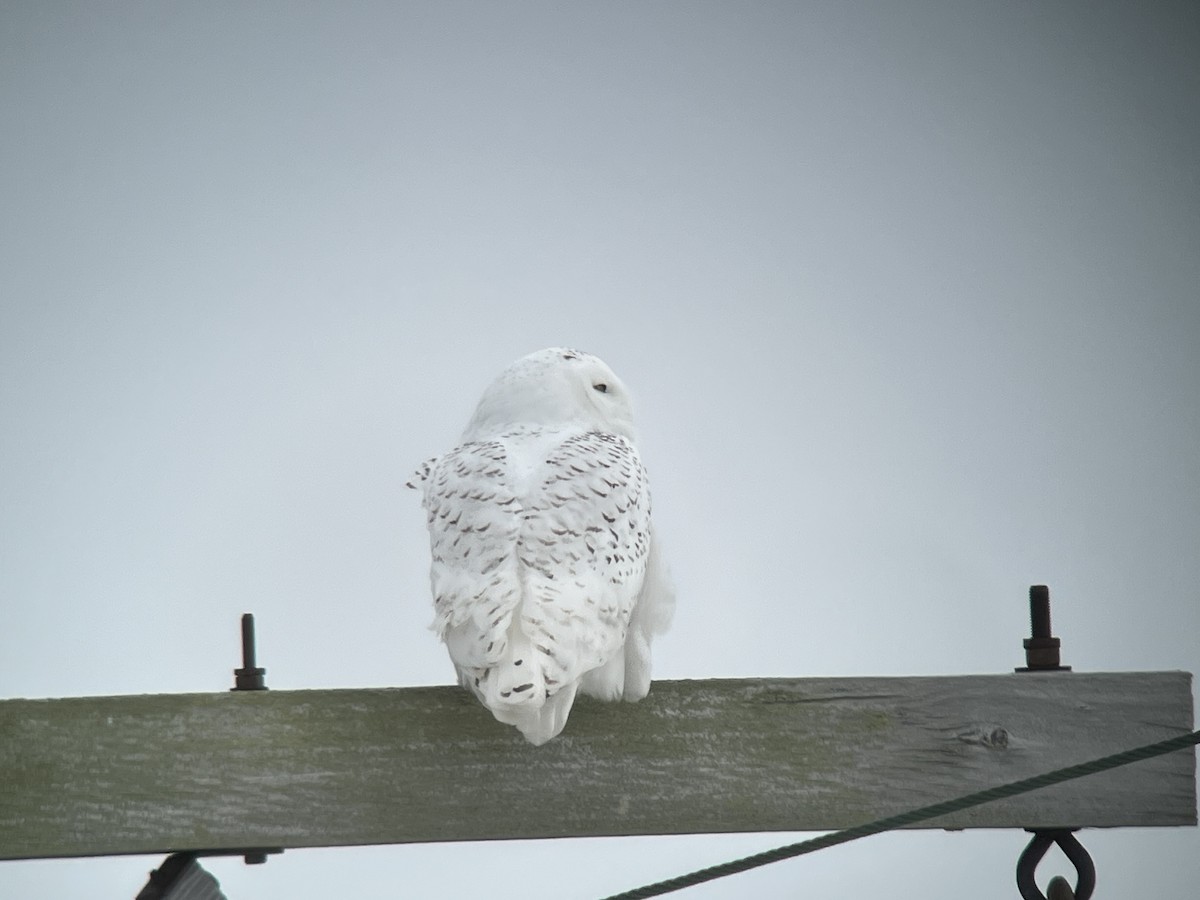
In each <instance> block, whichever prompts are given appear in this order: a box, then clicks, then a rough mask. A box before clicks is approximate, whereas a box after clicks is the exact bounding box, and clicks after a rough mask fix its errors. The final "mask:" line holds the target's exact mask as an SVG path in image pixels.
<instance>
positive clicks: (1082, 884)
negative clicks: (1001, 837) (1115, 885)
mask: <svg viewBox="0 0 1200 900" xmlns="http://www.w3.org/2000/svg"><path fill="white" fill-rule="evenodd" d="M1051 844H1058V846H1059V849H1061V850H1062V852H1063V853H1065V854H1066V857H1067V859H1069V860H1070V861H1071V865H1073V866H1074V867H1075V893H1074V895H1073V897H1074V900H1089V898H1090V897H1091V896H1092V891H1094V890H1095V889H1096V866H1095V864H1094V863H1093V862H1092V857H1091V856H1090V855H1089V854H1088V852H1087V850H1085V849H1084V848H1083V845H1082V844H1081V843H1079V841H1078V839H1077V838H1076V837H1075V835H1074V834H1072V833H1071V832H1070V831H1067V830H1046V831H1035V832H1034V833H1033V838H1032V840H1030V842H1029V846H1027V847H1026V848H1025V850H1024V851H1023V852H1022V853H1021V858H1020V859H1018V860H1017V890H1019V891H1020V892H1021V896H1022V897H1023V898H1024V900H1047V898H1046V895H1045V894H1043V893H1042V891H1041V889H1040V888H1039V887H1038V886H1037V882H1036V881H1034V878H1033V873H1034V871H1035V870H1036V869H1037V867H1038V863H1040V862H1041V861H1042V857H1043V856H1045V855H1046V851H1047V850H1049V849H1050V845H1051ZM1061 880H1062V879H1059V878H1055V881H1061ZM1061 887H1062V886H1061V885H1056V884H1054V883H1051V886H1050V893H1051V894H1052V895H1060V894H1061Z"/></svg>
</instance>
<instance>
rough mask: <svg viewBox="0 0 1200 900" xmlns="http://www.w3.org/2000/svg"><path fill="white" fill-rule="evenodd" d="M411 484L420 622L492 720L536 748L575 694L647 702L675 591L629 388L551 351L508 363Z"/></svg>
mask: <svg viewBox="0 0 1200 900" xmlns="http://www.w3.org/2000/svg"><path fill="white" fill-rule="evenodd" d="M409 486H410V487H417V488H420V489H421V490H422V492H423V495H424V499H423V505H424V507H425V510H426V513H427V516H428V524H429V536H430V544H431V547H432V550H433V566H432V569H431V572H430V577H431V581H432V586H433V601H434V609H435V618H434V623H433V628H434V629H435V630H436V631H437V632H438V634H439V635H440V636H441V637H442V639H443V640H444V641H445V642H446V646H447V648H448V649H449V651H450V658H451V660H452V661H453V662H454V666H455V668H456V669H457V670H458V674H459V679H460V680H461V681H462V683H463V685H464V686H465V687H467V688H469V689H470V690H472V691H473V692H474V693H475V695H476V696H477V697H478V698H479V699H480V700H481V701H482V702H483V703H484V705H485V706H487V708H488V709H490V710H491V711H492V714H493V715H494V716H495V717H496V718H497V719H498V720H499V721H501V722H504V723H506V724H509V725H514V726H516V727H517V728H518V729H520V731H521V733H522V734H523V735H525V737H526V738H527V739H528V740H529V741H530V742H532V743H534V744H542V743H545V742H546V741H548V740H550V738H552V737H554V736H555V735H557V734H558V733H559V732H560V731H562V729H563V726H564V725H565V724H566V722H567V716H568V714H569V713H570V711H571V704H572V703H573V702H574V700H575V694H576V692H577V691H583V693H585V694H590V695H592V696H595V697H600V698H601V699H604V700H616V699H618V698H623V699H625V700H640V699H641V698H642V697H645V696H646V693H647V692H648V691H649V690H650V641H651V638H652V637H653V635H654V634H657V633H661V632H663V631H665V630H666V628H667V626H668V625H669V624H670V620H671V614H672V612H673V611H674V604H675V597H674V593H673V591H672V589H671V586H670V583H669V581H668V579H667V575H666V571H665V568H664V564H663V562H662V559H661V556H660V553H659V548H658V544H657V542H656V540H655V538H654V532H653V528H652V527H651V523H650V492H649V488H648V485H647V481H646V470H645V468H644V467H643V466H642V461H641V457H640V456H639V455H638V452H637V448H636V447H635V446H634V432H633V413H632V407H631V404H630V400H629V394H628V392H627V391H626V389H625V386H624V385H623V384H622V383H621V381H620V379H618V378H617V376H616V375H615V374H613V371H612V370H611V369H610V368H609V367H608V366H607V365H605V364H604V363H603V362H602V361H601V360H599V359H598V358H596V357H595V356H592V355H590V354H587V353H580V352H578V351H575V350H564V349H561V348H551V349H548V350H540V351H538V352H537V353H531V354H530V355H529V356H526V357H523V358H522V359H519V360H517V361H516V362H515V363H513V364H512V365H511V366H509V368H508V369H506V370H505V371H504V372H503V373H501V375H500V376H499V377H498V378H497V379H496V380H495V381H494V382H493V383H492V384H491V386H489V387H488V389H487V390H486V391H485V392H484V394H483V398H482V399H481V400H480V401H479V406H478V407H477V408H476V410H475V415H474V416H473V417H472V418H471V421H470V423H469V424H468V425H467V429H466V431H465V432H464V433H463V436H462V441H461V443H460V444H459V446H457V447H455V448H454V449H453V450H451V451H450V452H449V453H446V454H445V455H443V456H440V457H436V458H434V459H432V460H429V461H428V462H426V463H425V464H424V465H423V466H422V467H421V469H420V470H419V471H418V472H417V475H416V477H415V478H414V479H413V481H411V482H410V483H409Z"/></svg>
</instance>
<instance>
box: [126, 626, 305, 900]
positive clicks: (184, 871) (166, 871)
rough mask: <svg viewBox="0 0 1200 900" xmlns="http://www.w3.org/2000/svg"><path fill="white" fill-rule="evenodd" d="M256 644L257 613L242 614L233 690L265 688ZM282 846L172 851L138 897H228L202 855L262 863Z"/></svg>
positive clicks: (145, 899) (180, 899)
mask: <svg viewBox="0 0 1200 900" xmlns="http://www.w3.org/2000/svg"><path fill="white" fill-rule="evenodd" d="M256 656H257V654H256V648H255V644H254V614H253V613H245V614H244V615H243V616H242V665H241V667H240V668H237V669H234V670H233V685H234V686H233V687H232V688H230V690H232V691H265V690H268V688H267V683H266V674H267V670H266V669H264V668H262V667H261V666H258V665H257V664H256V663H257V659H256ZM282 852H283V850H282V849H281V848H278V847H270V848H264V847H254V848H249V849H244V850H194V851H187V852H181V853H172V854H171V855H170V856H168V857H167V858H166V860H165V861H164V862H163V864H162V865H161V866H159V867H158V868H157V869H155V870H154V871H152V872H151V873H150V880H149V881H148V882H147V883H146V886H145V887H144V888H142V890H141V892H140V893H139V894H138V895H137V898H136V900H226V897H225V895H224V894H223V893H221V886H220V884H219V883H218V882H217V879H216V878H214V877H213V876H212V875H211V874H209V873H208V872H206V871H205V870H204V868H203V867H202V866H201V865H200V863H199V862H198V858H199V857H201V856H240V857H242V858H243V859H244V860H245V861H246V864H247V865H251V866H253V865H260V864H262V863H265V862H266V861H267V856H268V855H271V854H275V853H282Z"/></svg>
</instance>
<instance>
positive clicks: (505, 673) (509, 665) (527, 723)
mask: <svg viewBox="0 0 1200 900" xmlns="http://www.w3.org/2000/svg"><path fill="white" fill-rule="evenodd" d="M576 687H577V685H576V684H575V683H574V682H572V683H570V684H567V685H562V686H561V687H559V686H557V685H549V686H548V685H547V684H546V675H545V672H544V670H543V668H542V654H540V653H539V652H538V651H537V649H536V648H535V647H534V646H533V644H532V642H531V641H530V640H529V638H528V637H527V636H526V635H525V633H524V632H523V631H522V630H521V628H520V626H519V625H517V624H516V623H514V626H513V627H512V629H511V630H510V632H509V642H508V648H507V650H506V651H505V653H504V656H503V658H502V659H501V660H500V661H499V662H497V663H496V664H495V665H494V666H492V667H491V668H489V669H488V673H487V676H486V678H485V679H484V680H483V682H482V683H481V684H480V686H479V689H480V690H479V692H480V694H481V695H482V696H481V699H482V700H483V702H484V704H485V705H486V706H487V708H488V709H490V710H491V711H492V715H493V716H495V717H496V719H497V720H498V721H500V722H503V723H504V724H506V725H513V726H515V727H516V728H517V729H518V730H519V731H520V732H521V734H523V735H525V738H526V740H528V741H529V742H530V743H531V744H544V743H546V741H548V740H550V738H552V737H554V736H555V735H557V734H558V733H559V732H560V731H562V730H563V726H564V725H566V724H567V715H568V714H569V713H570V711H571V706H572V704H573V703H574V702H575V689H576Z"/></svg>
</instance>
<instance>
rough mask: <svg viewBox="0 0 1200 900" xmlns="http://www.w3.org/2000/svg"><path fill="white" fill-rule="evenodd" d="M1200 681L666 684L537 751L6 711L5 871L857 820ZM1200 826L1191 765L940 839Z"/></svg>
mask: <svg viewBox="0 0 1200 900" xmlns="http://www.w3.org/2000/svg"><path fill="white" fill-rule="evenodd" d="M1191 727H1192V696H1191V676H1190V675H1189V674H1187V673H1183V672H1153V673H1095V674H1081V673H1071V674H1063V673H1057V674H1046V675H1041V674H1020V675H1015V674H1010V675H992V676H962V677H931V678H826V679H749V680H715V681H667V682H656V683H655V684H654V686H653V689H652V691H651V694H650V696H649V697H648V698H647V699H646V700H644V701H643V702H641V703H637V704H627V703H612V704H606V703H599V702H595V701H589V700H587V699H583V700H581V701H580V702H579V703H578V704H577V705H576V708H575V711H574V712H573V713H572V714H571V721H570V723H569V724H568V726H567V729H566V731H565V732H564V733H563V735H561V736H560V737H558V738H556V739H554V740H553V741H551V742H550V743H548V744H546V745H544V746H542V747H533V746H530V745H529V744H527V743H525V741H524V740H523V739H522V738H521V737H520V735H519V734H517V733H516V731H514V730H513V729H511V728H508V727H506V726H502V725H500V724H498V723H497V722H495V721H494V720H493V719H492V717H491V716H490V715H489V714H488V713H487V711H486V710H484V709H483V708H482V707H480V706H479V704H478V703H476V702H475V700H474V699H473V698H471V697H470V696H468V695H467V694H466V693H465V692H463V691H461V690H460V689H458V688H451V687H435V688H400V689H369V690H320V691H276V690H272V691H253V692H223V693H219V694H177V695H151V696H124V697H85V698H69V699H62V700H5V701H0V859H20V858H33V857H57V856H96V855H106V854H124V853H163V852H167V851H178V850H236V849H249V848H256V847H289V848H295V847H318V846H339V845H349V844H381V843H399V842H409V841H448V840H480V839H500V838H543V837H566V836H589V835H628V834H678V833H693V832H729V831H776V830H779V831H808V830H826V829H836V828H842V827H845V826H849V825H854V824H858V823H861V822H865V821H869V820H872V819H875V818H878V817H881V816H886V815H891V814H895V813H899V812H903V811H905V810H907V809H910V808H913V807H918V806H922V805H925V804H929V803H933V802H937V801H941V800H947V799H951V798H953V797H956V796H958V795H961V794H966V793H969V792H972V791H977V790H981V789H983V788H986V787H991V786H994V785H997V784H1001V783H1004V782H1008V781H1012V780H1015V779H1018V778H1024V777H1028V776H1032V775H1037V774H1040V773H1042V772H1046V771H1049V770H1051V769H1055V768H1059V767H1062V766H1066V765H1070V764H1074V763H1079V762H1083V761H1085V760H1088V759H1091V758H1093V757H1098V756H1102V755H1105V754H1109V753H1114V752H1118V751H1121V750H1126V749H1129V748H1132V747H1135V746H1139V745H1141V744H1146V743H1151V742H1153V741H1157V740H1162V739H1165V738H1168V737H1172V736H1175V735H1177V734H1179V733H1181V732H1186V731H1188V730H1190V729H1191ZM1194 824H1196V782H1195V753H1194V751H1190V750H1189V751H1180V752H1177V753H1172V754H1168V755H1166V756H1163V757H1159V758H1157V759H1152V760H1146V761H1143V762H1139V763H1135V764H1133V765H1130V766H1125V767H1122V768H1119V769H1116V770H1113V771H1112V772H1109V773H1105V774H1102V775H1092V776H1088V777H1085V778H1081V779H1078V780H1075V781H1072V782H1069V783H1066V784H1062V785H1059V786H1056V787H1053V788H1049V789H1046V790H1043V791H1037V792H1034V793H1032V794H1027V795H1024V796H1021V797H1015V798H1012V799H1009V800H1005V801H1000V802H997V803H992V804H988V805H985V806H981V807H978V808H976V809H971V810H966V811H964V812H961V813H958V814H955V815H953V816H947V817H945V818H943V819H939V820H936V821H934V822H930V823H928V824H927V825H925V826H920V827H933V828H1016V827H1039V828H1056V827H1088V826H1096V827H1108V826H1139V825H1194Z"/></svg>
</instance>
